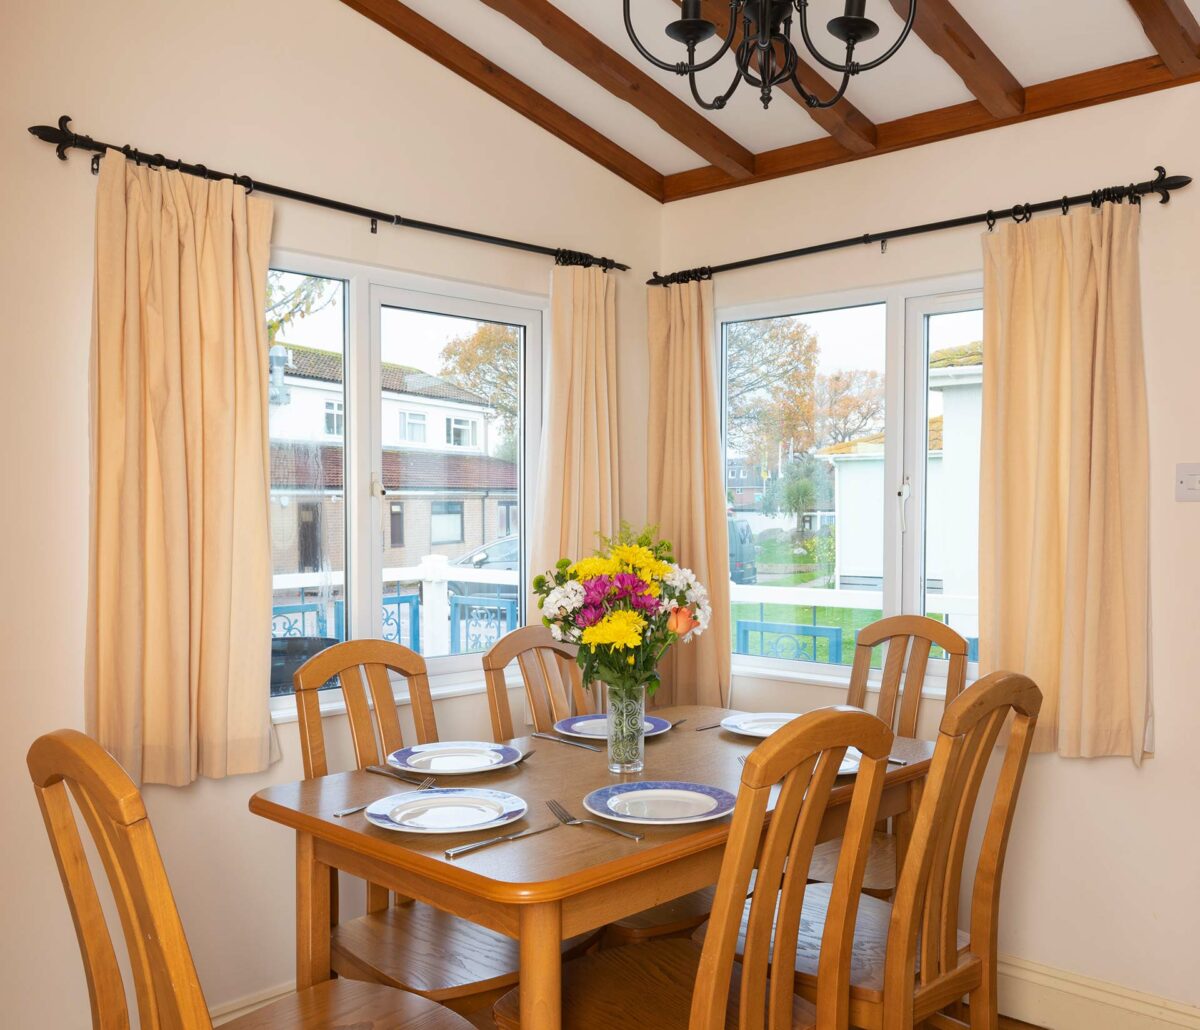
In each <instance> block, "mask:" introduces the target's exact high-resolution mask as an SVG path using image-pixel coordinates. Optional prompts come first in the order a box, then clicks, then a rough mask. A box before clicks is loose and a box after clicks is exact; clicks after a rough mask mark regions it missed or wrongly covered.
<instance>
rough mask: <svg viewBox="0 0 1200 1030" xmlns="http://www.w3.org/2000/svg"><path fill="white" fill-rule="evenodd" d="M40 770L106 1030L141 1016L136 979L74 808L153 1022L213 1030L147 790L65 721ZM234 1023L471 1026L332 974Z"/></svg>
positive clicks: (301, 1029) (46, 746) (148, 1026)
mask: <svg viewBox="0 0 1200 1030" xmlns="http://www.w3.org/2000/svg"><path fill="white" fill-rule="evenodd" d="M27 761H28V764H29V774H30V776H31V777H32V779H33V785H34V790H35V791H36V792H37V798H38V804H39V805H40V806H41V809H42V817H43V818H44V819H45V822H46V830H47V832H48V833H49V835H50V845H51V847H52V848H53V849H54V857H55V859H56V860H57V862H58V871H59V875H60V876H61V877H62V882H63V887H64V888H65V890H66V893H67V903H68V905H69V906H70V909H71V916H72V918H73V920H74V922H75V933H76V936H77V937H78V938H79V948H80V951H81V952H82V953H83V967H84V973H85V974H86V976H87V984H88V995H89V998H90V999H91V1009H92V1026H93V1027H94V1028H96V1030H124V1028H127V1027H128V1026H129V1025H130V1022H129V1006H128V1003H127V999H126V997H125V984H124V981H123V980H122V978H121V970H120V967H119V966H118V964H117V958H116V952H115V949H114V947H113V941H112V936H111V934H110V932H109V928H108V925H107V922H106V920H105V915H104V910H103V909H102V908H101V905H100V898H99V894H98V893H97V890H96V882H95V880H94V878H93V876H92V871H91V868H90V867H89V865H88V859H87V855H86V854H85V852H84V849H83V841H82V839H81V836H80V832H79V826H78V824H77V822H76V817H75V813H74V811H73V810H72V807H71V797H72V796H73V797H74V799H75V804H76V805H77V806H78V809H79V812H80V813H81V815H82V817H83V821H84V822H85V823H86V825H87V828H88V831H89V832H90V835H91V837H92V839H93V841H94V842H95V845H96V849H97V851H98V852H99V854H100V858H101V861H102V862H103V864H104V869H105V872H106V874H107V878H108V882H109V886H110V888H111V891H112V896H113V900H114V901H115V903H116V908H117V911H118V913H119V915H120V919H121V927H122V930H123V932H124V937H125V945H126V948H127V950H128V953H129V965H130V967H131V970H132V974H133V982H134V987H135V991H136V997H137V1014H138V1022H139V1024H140V1026H141V1027H142V1030H211V1027H212V1021H211V1020H210V1018H209V1014H208V1006H207V1004H206V1003H205V1001H204V993H203V991H202V990H201V988H200V981H199V980H198V979H197V977H196V968H195V965H194V964H193V962H192V955H191V951H190V950H189V948H188V943H187V937H186V936H185V935H184V932H183V924H182V923H181V922H180V920H179V911H178V909H177V908H176V907H175V898H174V896H173V895H172V893H171V885H170V884H169V883H168V881H167V873H166V869H164V868H163V863H162V856H161V855H160V854H159V850H158V844H157V842H156V841H155V839H154V831H153V829H152V828H151V826H150V820H149V818H147V816H146V808H145V806H144V805H143V803H142V796H141V794H140V793H139V792H138V789H137V787H136V786H134V784H133V781H132V780H130V778H129V777H128V776H127V775H126V774H125V771H124V770H123V769H122V768H121V767H120V766H119V765H118V764H117V762H116V761H115V760H114V759H113V758H112V757H111V756H110V755H109V754H108V753H107V752H105V751H104V749H103V748H102V747H100V745H99V744H97V743H96V742H95V741H94V740H92V739H91V738H90V737H86V736H84V735H83V734H82V733H79V732H78V731H76V730H57V731H55V732H54V733H48V734H46V735H45V736H43V737H39V738H38V739H37V740H36V741H34V743H33V746H32V747H31V748H30V749H29V755H28V758H27ZM225 1026H226V1027H232V1028H234V1030H283V1028H285V1027H286V1028H289V1030H317V1028H329V1030H332V1028H334V1027H346V1026H354V1027H356V1028H360V1030H372V1028H374V1030H400V1028H410V1030H467V1028H469V1027H470V1024H469V1023H467V1022H466V1020H464V1019H463V1018H462V1017H461V1016H457V1015H455V1014H454V1013H453V1012H451V1011H449V1010H448V1009H444V1008H442V1007H441V1006H440V1005H437V1004H435V1003H434V1002H431V1001H427V1000H426V999H424V998H418V997H416V996H415V995H412V994H405V993H403V992H401V991H394V990H391V989H390V988H387V987H381V986H379V985H377V984H367V983H356V982H353V981H349V980H331V981H328V982H326V983H322V984H320V985H318V986H316V987H313V988H310V989H309V990H306V991H301V992H300V993H298V994H293V995H290V996H289V997H287V998H283V999H281V1000H280V1001H277V1002H274V1003H273V1004H271V1005H268V1006H266V1007H265V1008H261V1009H258V1010H256V1011H254V1012H252V1013H250V1014H248V1015H245V1016H241V1017H239V1018H238V1019H235V1020H233V1021H232V1022H228V1023H226V1024H225Z"/></svg>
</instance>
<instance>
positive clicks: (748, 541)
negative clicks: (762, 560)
mask: <svg viewBox="0 0 1200 1030" xmlns="http://www.w3.org/2000/svg"><path fill="white" fill-rule="evenodd" d="M728 522H729V578H730V579H731V580H733V582H735V583H757V582H758V556H757V552H756V551H755V548H754V532H753V531H752V530H751V529H750V523H749V522H747V521H746V520H745V519H729V520H728Z"/></svg>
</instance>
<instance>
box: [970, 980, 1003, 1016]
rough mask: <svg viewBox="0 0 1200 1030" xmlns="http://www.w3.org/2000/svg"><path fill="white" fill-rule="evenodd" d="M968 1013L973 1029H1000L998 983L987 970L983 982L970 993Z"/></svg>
mask: <svg viewBox="0 0 1200 1030" xmlns="http://www.w3.org/2000/svg"><path fill="white" fill-rule="evenodd" d="M967 1014H968V1018H969V1019H970V1027H971V1030H998V1027H999V1024H1000V1018H999V1016H998V1015H997V1010H996V984H995V981H994V980H992V979H990V978H989V977H988V975H987V973H986V972H985V973H984V976H983V982H982V983H981V984H980V985H979V987H978V988H976V989H975V990H974V991H972V992H971V994H970V1004H969V1005H968V1007H967Z"/></svg>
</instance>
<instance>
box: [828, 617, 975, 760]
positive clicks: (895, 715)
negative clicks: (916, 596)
mask: <svg viewBox="0 0 1200 1030" xmlns="http://www.w3.org/2000/svg"><path fill="white" fill-rule="evenodd" d="M880 644H887V656H886V658H884V661H883V675H882V678H881V682H880V684H879V704H878V706H877V707H876V709H875V714H876V715H878V716H879V718H881V719H882V720H883V721H884V722H886V723H887V724H888V725H889V726H891V727H892V729H893V730H895V732H896V735H897V736H899V737H915V736H916V735H917V715H918V711H919V709H920V705H921V688H922V686H924V684H925V671H926V668H927V667H928V665H929V650H930V648H931V647H933V645H934V644H936V645H937V646H938V647H940V648H941V649H942V650H943V651H945V652H946V657H947V659H948V660H949V669H948V670H947V672H946V704H949V703H950V702H951V701H953V700H954V699H955V698H956V697H958V695H959V693H960V692H961V691H962V688H963V684H964V683H966V680H967V642H966V640H965V639H964V638H963V637H962V636H961V635H960V634H958V633H956V632H955V631H954V630H952V629H951V628H950V627H949V626H947V625H946V624H945V623H944V622H938V621H937V620H936V619H928V618H926V617H925V616H923V615H895V616H892V617H891V618H888V619H880V620H879V621H878V622H872V623H871V624H870V625H869V626H864V627H863V628H862V629H860V630H859V631H858V641H857V643H856V644H855V647H854V667H853V668H852V669H851V670H850V691H849V693H848V694H847V696H846V703H847V704H850V705H854V706H855V707H856V708H863V707H864V706H865V704H866V700H867V678H868V677H869V676H870V674H871V659H872V657H873V656H874V651H875V648H876V647H878V646H879V645H880ZM906 660H907V661H906ZM906 665H907V668H906ZM902 680H903V684H902V683H901V681H902ZM897 702H899V704H897Z"/></svg>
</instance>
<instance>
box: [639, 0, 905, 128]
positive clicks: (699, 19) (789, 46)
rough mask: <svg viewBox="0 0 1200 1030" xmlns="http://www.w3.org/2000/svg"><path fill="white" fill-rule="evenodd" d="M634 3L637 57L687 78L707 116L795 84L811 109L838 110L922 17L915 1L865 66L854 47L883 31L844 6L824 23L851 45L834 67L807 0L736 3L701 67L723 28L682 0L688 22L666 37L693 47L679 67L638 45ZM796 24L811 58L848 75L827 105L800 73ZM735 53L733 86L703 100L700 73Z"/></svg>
mask: <svg viewBox="0 0 1200 1030" xmlns="http://www.w3.org/2000/svg"><path fill="white" fill-rule="evenodd" d="M631 3H632V0H625V31H626V32H628V33H629V39H630V40H631V41H632V43H633V45H634V46H635V47H637V51H638V53H639V54H641V55H642V57H644V58H645V59H646V60H647V61H649V62H650V63H651V64H652V65H654V66H655V67H656V68H661V69H663V71H668V72H674V73H675V74H677V75H686V76H687V78H688V84H689V85H690V86H691V90H692V96H693V97H694V98H695V100H696V103H697V104H699V105H700V106H701V107H702V108H704V109H705V110H706V111H719V110H721V109H722V108H723V107H724V106H725V105H726V104H727V103H728V102H729V98H730V97H731V96H733V94H734V92H735V91H736V90H737V88H738V86H740V85H741V84H742V83H743V82H747V83H749V84H750V85H751V86H754V87H755V88H757V89H758V91H759V95H760V98H761V100H762V105H763V107H764V108H766V107H769V106H770V104H771V91H772V90H773V89H774V88H775V87H776V86H782V85H784V84H785V83H790V84H791V85H792V87H793V88H794V89H795V90H796V91H797V93H798V94H799V95H800V96H801V97H803V99H804V102H805V103H806V104H807V105H808V106H809V107H822V108H823V107H833V105H834V104H836V103H837V102H838V101H839V100H841V99H842V97H844V96H845V95H846V88H847V87H848V86H849V85H850V80H851V79H852V78H853V77H854V76H855V75H858V74H860V73H861V72H866V71H870V70H871V69H872V68H878V67H879V66H880V65H881V64H883V63H884V62H885V61H888V60H890V59H891V58H892V56H893V55H895V53H896V52H897V51H898V50H899V49H900V47H902V46H903V45H904V41H905V40H906V39H908V34H909V33H910V32H911V31H912V27H913V21H914V20H915V19H916V16H917V3H918V0H909V4H908V17H907V18H905V20H904V28H903V29H902V30H901V32H900V36H899V38H898V39H897V40H896V41H895V42H894V43H893V44H892V45H891V46H890V47H888V48H887V50H886V51H884V52H883V54H881V55H880V56H879V57H876V58H874V59H873V60H870V61H867V62H865V63H860V62H858V61H856V60H855V59H854V51H855V48H856V47H857V46H858V45H859V44H860V43H863V42H866V41H867V40H869V39H874V38H875V37H876V36H877V35H879V26H878V25H877V24H876V23H875V22H873V21H872V20H871V19H870V18H868V17H867V16H866V7H867V4H866V0H846V7H845V13H843V14H842V15H840V16H839V17H837V18H833V19H831V20H830V21H829V22H828V24H827V25H826V29H827V31H828V32H829V34H830V35H831V36H833V37H834V39H836V40H839V41H840V42H841V43H842V45H843V46H844V47H845V57H844V59H843V60H842V61H840V62H839V61H831V60H830V59H829V58H827V57H826V56H825V55H824V54H822V53H821V51H820V50H818V49H817V46H816V44H815V43H814V42H813V40H812V36H811V35H810V34H809V28H808V4H809V0H730V2H729V25H728V27H727V28H726V29H725V32H724V33H723V35H722V36H721V45H720V46H719V47H718V48H717V50H716V52H715V53H714V54H712V55H711V56H710V57H708V58H706V59H705V60H703V61H697V60H696V47H697V46H698V45H699V44H700V43H703V42H704V41H705V40H708V39H712V38H713V36H715V35H716V34H717V26H716V25H715V24H714V23H713V22H711V21H709V20H708V19H707V18H705V17H704V16H703V10H704V4H703V2H702V0H683V4H682V10H681V11H680V14H681V15H682V17H680V18H679V19H678V20H677V21H673V22H671V23H670V24H669V25H667V27H666V30H665V31H666V34H667V36H669V37H670V38H671V39H673V40H675V42H677V43H682V44H683V45H684V47H686V48H687V60H686V61H678V62H675V63H672V62H670V61H663V60H661V59H659V58H657V57H655V56H654V54H652V53H651V52H650V51H649V50H648V49H647V48H646V46H645V45H644V44H643V43H642V41H641V40H640V39H638V35H637V32H635V31H634V28H633V19H632V17H631V14H630V5H631ZM793 19H795V20H796V21H798V22H799V24H800V38H801V39H802V40H803V42H804V48H805V49H806V50H807V51H808V53H809V54H811V55H812V57H813V59H814V60H815V61H816V62H817V63H818V64H820V65H821V66H822V67H824V68H828V69H829V70H830V71H832V72H835V73H837V74H838V75H841V77H842V80H841V83H840V84H839V86H838V87H837V91H836V92H835V93H834V94H833V96H831V97H829V98H828V99H826V100H821V99H820V98H819V97H817V96H816V95H815V94H813V93H810V92H809V91H808V90H806V89H805V88H804V86H803V85H801V83H800V79H799V77H798V76H797V74H796V70H797V68H798V66H799V63H800V54H799V52H798V51H797V49H796V46H795V44H794V43H793V42H792V38H791V37H792V23H793ZM739 24H740V25H741V29H742V32H741V41H740V42H739V43H738V44H737V46H734V40H735V39H737V38H738V31H737V30H738V26H739ZM730 50H732V51H733V54H734V60H735V62H736V64H737V71H736V72H735V74H734V76H733V81H732V82H731V83H730V84H729V88H728V89H727V90H726V91H725V92H724V93H720V94H718V95H717V96H715V97H714V98H713V99H712V100H705V99H704V98H703V97H702V96H701V95H700V90H699V87H698V86H697V85H696V73H697V72H702V71H704V70H705V69H707V68H711V67H713V65H715V64H716V63H717V62H718V61H720V60H721V58H723V57H724V56H725V55H726V54H727V53H728V52H729V51H730Z"/></svg>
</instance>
